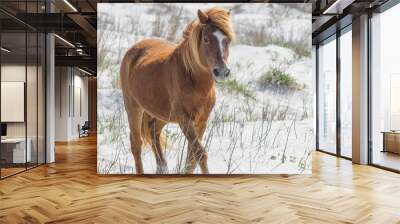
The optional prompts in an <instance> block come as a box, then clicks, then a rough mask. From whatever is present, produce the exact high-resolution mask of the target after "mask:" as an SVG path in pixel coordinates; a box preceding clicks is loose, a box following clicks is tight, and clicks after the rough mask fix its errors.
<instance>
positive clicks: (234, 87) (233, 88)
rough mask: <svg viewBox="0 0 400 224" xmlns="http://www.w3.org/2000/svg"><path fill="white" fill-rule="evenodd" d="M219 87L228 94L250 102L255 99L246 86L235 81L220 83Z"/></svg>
mask: <svg viewBox="0 0 400 224" xmlns="http://www.w3.org/2000/svg"><path fill="white" fill-rule="evenodd" d="M221 87H222V89H223V90H224V91H227V92H228V93H233V94H238V95H242V96H244V97H246V98H250V99H252V100H255V99H256V97H255V95H254V93H253V92H252V91H251V90H250V89H249V88H248V87H247V86H246V85H244V84H241V83H238V82H237V81H236V79H231V80H227V81H225V82H223V83H221Z"/></svg>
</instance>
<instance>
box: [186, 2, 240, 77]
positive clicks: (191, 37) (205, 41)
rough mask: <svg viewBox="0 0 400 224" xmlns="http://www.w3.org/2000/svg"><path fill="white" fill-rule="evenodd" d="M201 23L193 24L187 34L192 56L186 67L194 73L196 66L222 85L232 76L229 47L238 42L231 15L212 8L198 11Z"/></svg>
mask: <svg viewBox="0 0 400 224" xmlns="http://www.w3.org/2000/svg"><path fill="white" fill-rule="evenodd" d="M197 14H198V20H196V21H194V22H192V23H191V24H190V25H189V26H188V28H187V29H186V31H185V33H184V37H185V38H187V39H188V43H189V48H190V51H189V54H188V55H187V56H188V57H186V60H184V62H185V67H186V68H187V69H188V70H192V71H193V70H194V69H193V67H194V65H193V64H196V65H197V67H200V69H202V70H208V71H209V72H210V73H211V74H212V75H213V77H214V80H215V81H217V82H218V81H222V80H224V79H225V78H227V77H228V76H229V73H230V70H229V68H228V67H227V60H228V56H229V45H230V43H231V42H232V41H233V39H234V38H235V34H234V32H233V29H232V24H231V21H230V11H228V10H226V9H222V8H212V9H209V10H207V11H204V12H203V11H201V10H198V12H197Z"/></svg>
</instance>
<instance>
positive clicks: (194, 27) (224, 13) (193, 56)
mask: <svg viewBox="0 0 400 224" xmlns="http://www.w3.org/2000/svg"><path fill="white" fill-rule="evenodd" d="M204 13H205V14H206V15H207V16H208V19H209V22H210V23H211V24H213V25H214V26H216V27H217V28H218V29H220V30H221V31H222V32H223V33H224V34H225V35H226V36H227V37H228V39H229V40H231V41H233V40H234V39H235V33H234V32H233V28H232V23H231V20H230V16H229V14H230V12H229V11H228V10H226V9H223V8H211V9H208V10H207V11H205V12H204ZM202 26H203V25H202V24H201V23H200V21H199V19H198V18H197V19H196V20H194V21H192V22H191V23H190V24H189V25H187V27H186V29H185V31H184V32H183V38H184V39H183V41H182V42H181V44H182V45H183V46H182V47H183V51H182V59H183V64H184V66H185V69H186V70H187V71H188V72H190V73H193V72H194V71H196V70H200V71H207V70H208V69H207V67H206V66H205V65H204V64H203V63H202V62H201V60H200V54H199V47H200V42H201V27H202Z"/></svg>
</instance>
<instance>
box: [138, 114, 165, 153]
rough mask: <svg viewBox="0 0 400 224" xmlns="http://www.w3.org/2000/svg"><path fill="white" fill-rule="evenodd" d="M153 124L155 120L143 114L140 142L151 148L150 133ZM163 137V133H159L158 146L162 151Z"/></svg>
mask: <svg viewBox="0 0 400 224" xmlns="http://www.w3.org/2000/svg"><path fill="white" fill-rule="evenodd" d="M153 122H157V120H156V119H155V118H152V117H151V116H150V115H148V114H147V113H146V112H144V113H143V118H142V130H141V137H142V141H143V143H144V144H145V145H147V146H150V147H151V146H152V141H151V138H152V136H151V135H152V133H151V128H150V127H151V126H152V125H155V124H153ZM165 143H166V141H165V136H164V133H162V132H161V135H160V145H161V149H162V150H163V149H164V148H165Z"/></svg>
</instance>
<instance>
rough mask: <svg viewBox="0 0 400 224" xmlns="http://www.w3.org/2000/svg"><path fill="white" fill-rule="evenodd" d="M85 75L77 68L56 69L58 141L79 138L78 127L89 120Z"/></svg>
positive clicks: (56, 133) (86, 79) (56, 137)
mask: <svg viewBox="0 0 400 224" xmlns="http://www.w3.org/2000/svg"><path fill="white" fill-rule="evenodd" d="M83 75H84V74H83V73H82V72H80V71H79V70H77V69H75V68H71V67H56V83H55V86H56V91H55V124H56V132H55V140H56V141H70V140H73V139H77V138H79V132H78V125H83V124H84V122H85V121H87V120H88V78H87V77H86V76H83ZM79 95H80V97H79ZM79 101H80V102H79ZM79 107H81V108H79ZM80 110H81V111H80Z"/></svg>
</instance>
